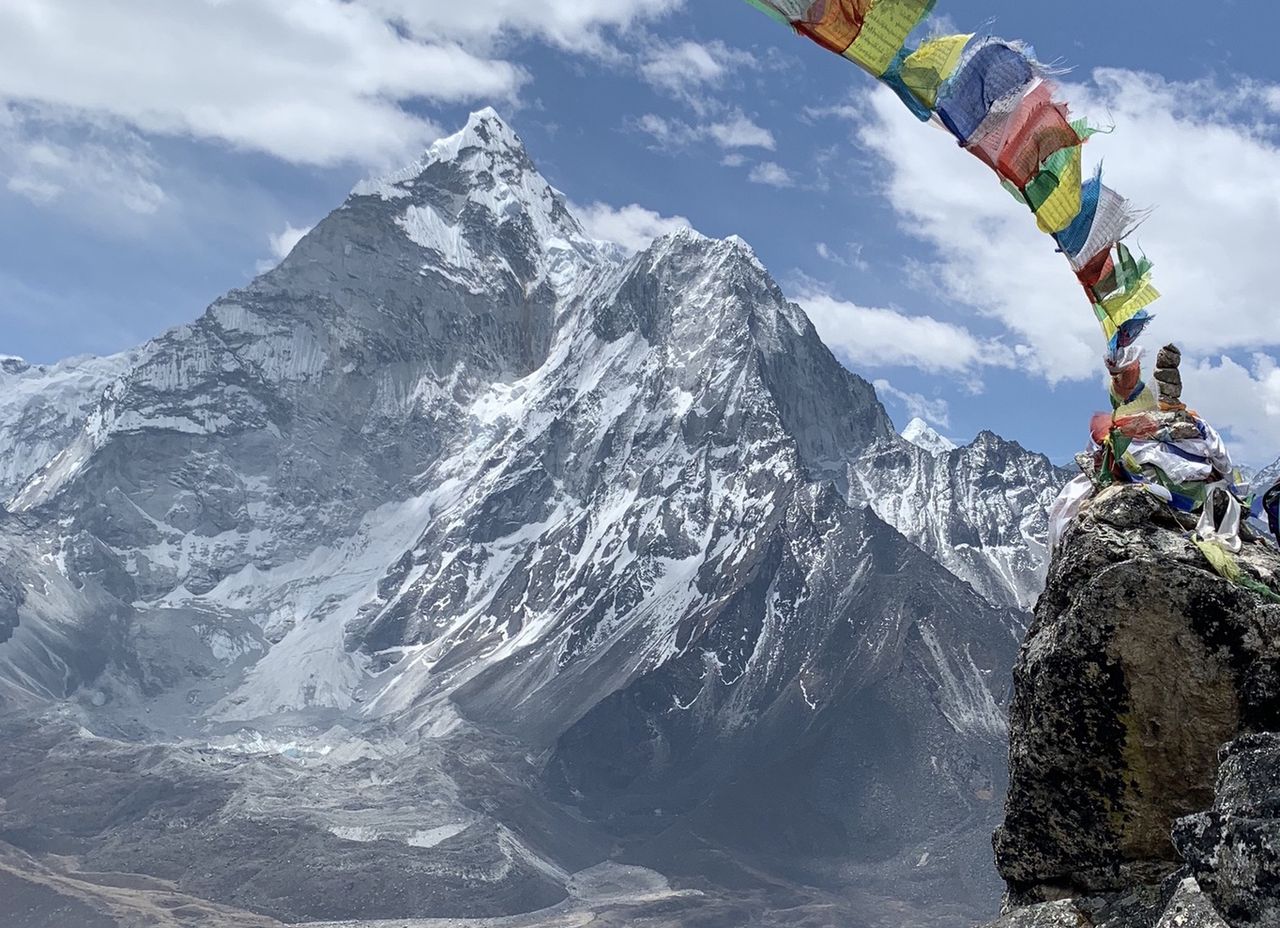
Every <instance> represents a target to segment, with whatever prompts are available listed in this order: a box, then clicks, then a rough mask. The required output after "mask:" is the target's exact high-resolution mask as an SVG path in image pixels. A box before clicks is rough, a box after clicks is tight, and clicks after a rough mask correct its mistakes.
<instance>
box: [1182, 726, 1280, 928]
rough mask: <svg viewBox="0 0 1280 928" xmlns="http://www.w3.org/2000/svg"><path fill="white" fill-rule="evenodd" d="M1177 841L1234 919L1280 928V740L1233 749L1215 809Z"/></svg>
mask: <svg viewBox="0 0 1280 928" xmlns="http://www.w3.org/2000/svg"><path fill="white" fill-rule="evenodd" d="M1173 840H1174V843H1175V844H1176V845H1177V848H1178V851H1179V853H1181V854H1182V856H1183V857H1184V858H1185V859H1186V861H1187V862H1188V864H1189V865H1190V867H1191V870H1192V872H1193V873H1194V874H1195V875H1196V877H1198V878H1199V880H1200V882H1201V884H1203V885H1204V887H1205V890H1206V892H1208V893H1209V895H1210V896H1212V898H1213V900H1214V902H1216V903H1217V906H1218V908H1219V909H1220V910H1221V911H1222V912H1223V913H1224V914H1225V915H1226V916H1227V917H1228V918H1230V919H1232V920H1233V921H1238V922H1240V923H1242V924H1250V925H1280V735H1276V734H1255V735H1246V736H1245V737H1243V738H1240V739H1238V740H1236V741H1233V742H1231V743H1230V744H1228V745H1226V746H1225V747H1224V748H1223V749H1222V753H1221V767H1220V769H1219V772H1218V790H1217V795H1216V797H1215V799H1214V803H1213V808H1212V809H1211V810H1209V811H1206V812H1201V813H1197V814H1196V815H1191V816H1188V817H1187V818H1184V819H1182V820H1181V821H1180V822H1178V824H1177V827H1176V828H1175V829H1174V837H1173ZM1189 924H1195V923H1189Z"/></svg>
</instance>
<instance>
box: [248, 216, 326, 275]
mask: <svg viewBox="0 0 1280 928" xmlns="http://www.w3.org/2000/svg"><path fill="white" fill-rule="evenodd" d="M312 228H313V227H312V226H295V225H294V224H293V223H291V222H286V223H285V225H284V229H282V230H281V231H279V232H273V233H271V234H270V235H268V236H267V243H268V244H269V245H270V247H271V257H270V258H266V259H263V260H262V261H259V262H258V273H260V274H261V273H262V272H263V271H269V270H270V269H271V268H273V267H275V266H276V265H277V264H279V263H280V262H281V261H283V260H284V259H285V258H287V257H288V256H289V252H291V251H293V249H294V246H295V245H297V244H298V242H300V241H302V238H303V236H305V235H306V234H307V233H308V232H310V231H311V229H312Z"/></svg>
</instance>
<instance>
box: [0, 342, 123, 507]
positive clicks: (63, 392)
mask: <svg viewBox="0 0 1280 928" xmlns="http://www.w3.org/2000/svg"><path fill="white" fill-rule="evenodd" d="M131 360H132V358H131V356H130V355H129V354H127V353H126V354H119V355H114V356H112V357H108V358H93V357H84V358H70V359H68V360H66V361H62V362H60V363H58V364H53V365H43V364H28V363H27V362H26V361H24V360H22V359H21V358H15V357H11V356H0V501H3V500H6V499H8V498H9V496H10V495H11V494H12V493H13V492H14V491H16V490H17V489H18V487H20V486H21V485H22V484H23V483H24V482H25V481H26V480H27V478H28V477H30V476H31V475H32V474H34V473H35V472H36V471H38V470H39V469H40V468H42V467H43V466H44V465H45V464H47V463H48V462H49V460H50V459H51V458H52V457H53V456H54V455H55V454H57V453H58V452H59V451H61V450H62V449H63V448H64V447H65V446H66V445H67V443H68V442H69V441H70V440H71V438H72V437H73V436H75V434H76V433H77V432H79V430H80V429H81V428H83V426H84V423H85V421H86V420H87V419H88V417H89V413H90V412H91V411H92V410H93V407H94V406H96V405H97V403H98V400H99V399H101V397H102V392H103V390H105V389H106V387H107V384H109V383H110V382H111V381H112V380H113V379H115V377H116V375H117V374H119V373H120V372H121V371H123V370H124V369H125V368H126V367H128V366H129V364H130V362H131Z"/></svg>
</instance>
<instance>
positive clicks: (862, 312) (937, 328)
mask: <svg viewBox="0 0 1280 928" xmlns="http://www.w3.org/2000/svg"><path fill="white" fill-rule="evenodd" d="M796 302H797V303H799V304H800V306H801V307H803V309H804V311H805V312H806V313H807V314H808V316H809V319H810V320H812V322H813V325H814V327H815V328H816V329H817V330H818V334H819V335H820V336H821V337H822V340H823V342H825V343H826V345H827V346H828V347H829V348H831V349H832V350H833V351H835V352H836V353H837V354H839V355H842V356H843V357H844V358H845V359H847V360H848V361H849V363H850V364H851V365H853V366H854V367H855V368H868V367H886V366H888V367H893V366H900V367H913V368H918V369H921V370H926V371H933V372H939V371H946V372H951V373H969V372H972V371H974V370H976V369H977V368H980V367H986V366H1000V367H1011V366H1013V363H1014V356H1015V355H1016V353H1017V352H1016V351H1014V350H1010V349H1009V348H1007V347H1005V346H1004V345H1002V344H1001V343H999V342H996V341H991V340H984V339H980V338H978V337H976V336H975V335H973V334H972V333H971V332H969V331H968V330H966V329H964V328H961V327H960V326H957V325H952V324H951V323H949V322H942V321H940V320H938V319H935V318H933V317H932V316H909V315H907V314H905V313H901V312H898V311H897V310H893V309H875V308H869V307H865V306H858V305H857V304H856V303H849V302H845V301H843V300H838V299H836V298H835V297H833V296H831V295H829V294H826V293H822V292H820V291H816V290H809V291H807V292H802V293H801V294H800V295H799V296H797V297H796Z"/></svg>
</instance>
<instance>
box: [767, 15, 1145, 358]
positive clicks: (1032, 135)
mask: <svg viewBox="0 0 1280 928" xmlns="http://www.w3.org/2000/svg"><path fill="white" fill-rule="evenodd" d="M746 2H747V3H750V4H751V5H752V6H754V7H756V8H757V9H759V10H761V11H763V12H764V13H766V14H768V15H769V16H770V17H772V18H773V19H776V20H778V21H780V22H785V23H787V24H789V25H790V26H791V27H792V28H793V29H794V30H795V31H796V32H798V33H800V34H801V35H804V36H807V37H808V38H810V39H812V40H813V41H814V42H816V43H817V44H819V45H821V46H822V47H823V48H826V49H828V50H829V51H831V52H834V53H835V54H837V55H840V56H842V57H844V58H846V59H848V60H850V61H852V62H854V63H855V64H857V65H858V66H859V67H861V68H863V69H864V70H866V71H868V72H869V73H871V74H872V75H873V76H875V77H876V78H878V79H879V80H880V81H881V82H882V83H884V84H885V85H886V86H888V87H890V88H891V89H892V90H893V91H894V92H895V93H896V94H897V95H898V97H899V98H900V99H901V100H902V101H903V103H904V104H906V106H907V107H908V108H910V110H911V111H912V112H913V113H915V115H916V116H917V117H919V118H920V119H921V120H925V121H932V122H934V123H935V124H938V125H940V126H942V127H943V128H945V129H946V130H947V131H948V132H950V133H951V135H952V136H954V137H955V139H956V141H957V142H958V143H959V145H960V146H961V147H962V148H964V149H965V150H966V151H968V152H969V153H970V154H972V155H974V156H975V157H977V158H979V159H980V160H981V161H982V162H983V163H985V164H986V165H987V166H988V167H990V168H991V169H992V170H993V171H995V172H996V174H997V175H998V176H999V178H1000V182H1001V184H1002V185H1003V186H1004V187H1005V188H1006V189H1007V190H1008V191H1009V192H1010V193H1011V194H1013V196H1014V197H1015V198H1016V199H1017V200H1018V201H1019V202H1021V203H1023V204H1024V205H1026V206H1027V207H1028V208H1029V209H1030V210H1031V211H1032V213H1034V214H1035V217H1036V225H1037V226H1038V227H1039V228H1040V231H1042V232H1044V233H1045V234H1046V235H1050V236H1052V237H1053V239H1054V241H1055V243H1056V244H1057V248H1058V250H1059V251H1061V252H1062V253H1063V254H1064V255H1065V256H1066V258H1067V260H1068V261H1069V262H1070V264H1071V269H1072V270H1073V271H1074V272H1075V273H1076V276H1077V278H1078V279H1079V281H1080V284H1081V286H1082V287H1083V288H1084V291H1085V293H1086V295H1087V296H1088V299H1089V302H1090V305H1091V306H1092V307H1093V311H1094V314H1095V315H1096V316H1097V319H1098V322H1099V324H1100V325H1101V326H1102V330H1103V333H1104V334H1105V335H1106V338H1107V341H1108V347H1109V353H1110V355H1111V356H1113V357H1114V356H1117V355H1118V353H1119V352H1122V351H1123V350H1124V349H1125V348H1127V347H1128V346H1130V345H1132V344H1133V342H1134V341H1135V340H1136V339H1137V337H1138V336H1139V335H1140V334H1141V333H1142V330H1143V329H1144V328H1145V327H1146V326H1147V324H1148V323H1150V321H1151V319H1152V318H1153V317H1152V316H1151V314H1150V312H1149V311H1148V310H1149V308H1150V306H1151V305H1152V304H1153V303H1154V302H1155V301H1156V300H1157V299H1158V298H1159V296H1160V294H1159V292H1158V291H1157V290H1156V288H1155V286H1154V285H1153V284H1152V282H1151V263H1150V262H1149V261H1147V260H1146V259H1145V258H1143V259H1136V258H1134V256H1133V254H1132V253H1131V252H1130V250H1129V249H1128V248H1127V247H1126V246H1125V245H1124V244H1123V243H1124V240H1125V239H1126V238H1127V237H1128V236H1129V235H1130V234H1131V233H1132V232H1133V231H1134V229H1135V228H1137V226H1138V225H1139V224H1140V223H1141V222H1142V220H1143V219H1144V218H1145V214H1143V213H1142V212H1141V211H1139V210H1136V209H1135V208H1134V207H1133V205H1132V204H1131V203H1129V201H1128V200H1126V199H1125V198H1124V197H1122V196H1121V195H1120V194H1118V193H1116V192H1115V191H1114V190H1112V189H1111V188H1110V187H1108V186H1106V185H1105V184H1104V183H1103V182H1102V174H1101V170H1099V171H1097V172H1095V173H1094V174H1093V176H1092V177H1090V178H1089V179H1087V180H1086V179H1085V176H1084V168H1083V160H1084V159H1083V146H1084V145H1085V143H1086V142H1088V140H1089V137H1090V135H1092V134H1093V130H1091V129H1090V128H1089V127H1088V125H1087V124H1086V123H1085V122H1084V121H1082V120H1072V118H1071V114H1070V111H1069V110H1068V108H1067V105H1066V103H1064V102H1063V101H1061V100H1059V99H1057V98H1056V97H1055V94H1056V93H1057V91H1058V89H1059V88H1058V87H1057V85H1056V84H1055V83H1054V82H1053V81H1052V79H1051V78H1052V76H1053V75H1052V73H1051V72H1050V70H1049V69H1048V68H1046V67H1045V66H1044V65H1043V64H1041V63H1040V62H1039V61H1037V60H1036V57H1035V53H1034V52H1033V51H1032V49H1031V48H1030V46H1028V45H1025V44H1023V43H1021V42H1013V41H1009V40H1006V39H1000V38H994V37H988V36H983V37H979V36H975V35H972V34H965V35H944V36H934V37H931V38H928V39H926V40H925V41H923V42H921V43H920V44H919V45H914V46H913V45H912V44H911V36H912V34H913V33H914V32H916V31H917V29H918V28H919V27H920V25H921V23H923V22H924V21H925V20H927V19H928V17H929V14H930V13H932V12H933V8H934V5H935V2H936V0H746Z"/></svg>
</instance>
